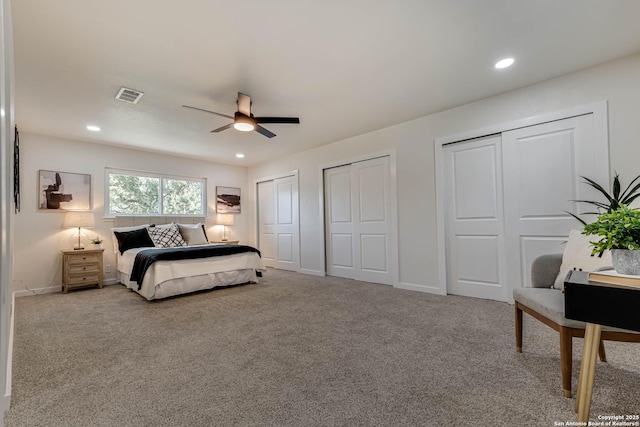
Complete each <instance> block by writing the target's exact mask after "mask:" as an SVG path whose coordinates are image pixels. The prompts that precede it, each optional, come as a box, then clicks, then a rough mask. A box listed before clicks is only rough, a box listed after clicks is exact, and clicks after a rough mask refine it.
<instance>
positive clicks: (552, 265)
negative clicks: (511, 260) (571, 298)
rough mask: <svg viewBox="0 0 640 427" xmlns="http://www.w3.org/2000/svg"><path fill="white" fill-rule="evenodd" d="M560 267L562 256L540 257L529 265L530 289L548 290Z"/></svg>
mask: <svg viewBox="0 0 640 427" xmlns="http://www.w3.org/2000/svg"><path fill="white" fill-rule="evenodd" d="M561 265H562V254H549V255H540V256H539V257H537V258H536V259H534V260H533V263H532V264H531V287H533V288H550V287H552V286H553V283H554V282H555V281H556V277H557V276H558V273H559V272H560V266H561Z"/></svg>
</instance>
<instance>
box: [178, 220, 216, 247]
mask: <svg viewBox="0 0 640 427" xmlns="http://www.w3.org/2000/svg"><path fill="white" fill-rule="evenodd" d="M178 229H179V230H180V234H182V238H183V239H184V241H185V242H187V245H189V246H193V245H206V244H208V243H209V242H208V240H207V234H206V233H205V231H204V224H202V223H201V222H199V223H197V224H178Z"/></svg>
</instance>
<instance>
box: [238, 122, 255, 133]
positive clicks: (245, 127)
mask: <svg viewBox="0 0 640 427" xmlns="http://www.w3.org/2000/svg"><path fill="white" fill-rule="evenodd" d="M233 127H234V128H235V129H236V130H240V131H242V132H250V131H252V130H254V129H255V126H254V125H253V124H252V123H247V122H236V123H234V124H233Z"/></svg>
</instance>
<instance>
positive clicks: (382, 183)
mask: <svg viewBox="0 0 640 427" xmlns="http://www.w3.org/2000/svg"><path fill="white" fill-rule="evenodd" d="M324 181H325V182H324V185H325V187H324V188H325V222H326V248H327V274H329V275H331V276H339V277H347V278H352V279H357V280H363V281H367V282H375V283H383V284H388V285H392V284H393V282H394V278H395V268H396V266H395V265H394V264H393V263H392V262H391V259H392V257H391V250H392V248H391V239H390V237H391V233H392V229H391V225H392V221H391V217H390V208H391V207H390V169H389V157H380V158H377V159H371V160H366V161H362V162H356V163H353V164H351V165H346V166H341V167H336V168H331V169H326V170H325V175H324Z"/></svg>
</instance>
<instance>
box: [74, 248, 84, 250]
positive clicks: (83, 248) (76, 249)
mask: <svg viewBox="0 0 640 427" xmlns="http://www.w3.org/2000/svg"><path fill="white" fill-rule="evenodd" d="M73 250H74V251H82V250H84V248H73Z"/></svg>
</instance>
